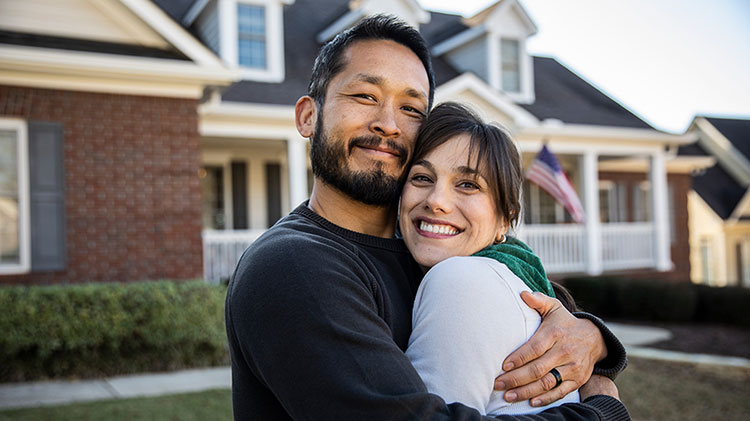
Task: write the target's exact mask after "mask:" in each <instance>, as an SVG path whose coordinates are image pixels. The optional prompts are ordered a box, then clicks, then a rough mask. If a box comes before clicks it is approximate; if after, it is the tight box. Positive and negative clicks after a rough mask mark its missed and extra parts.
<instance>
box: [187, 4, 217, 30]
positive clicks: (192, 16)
mask: <svg viewBox="0 0 750 421" xmlns="http://www.w3.org/2000/svg"><path fill="white" fill-rule="evenodd" d="M210 1H211V0H197V1H196V2H195V3H193V5H192V6H190V9H189V10H188V12H187V13H186V14H185V17H183V18H182V24H183V25H185V27H189V26H190V25H192V24H193V22H195V20H196V19H198V16H200V14H201V12H202V11H203V9H205V8H206V6H208V3H209V2H210Z"/></svg>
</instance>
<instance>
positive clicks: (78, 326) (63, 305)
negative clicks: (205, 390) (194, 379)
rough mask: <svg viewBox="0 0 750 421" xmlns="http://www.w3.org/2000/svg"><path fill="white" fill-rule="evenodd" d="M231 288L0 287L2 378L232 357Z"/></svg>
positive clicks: (98, 372) (87, 373)
mask: <svg viewBox="0 0 750 421" xmlns="http://www.w3.org/2000/svg"><path fill="white" fill-rule="evenodd" d="M225 293H226V289H225V288H223V287H221V286H214V285H208V284H206V283H204V282H202V281H192V282H181V283H174V282H169V281H158V282H138V283H126V284H119V283H106V284H84V285H59V286H32V287H16V286H14V287H3V288H0V308H2V309H3V311H2V313H0V332H2V335H0V359H1V360H2V361H3V364H2V365H1V366H0V381H24V380H31V379H38V378H49V377H97V376H105V375H113V374H124V373H134V372H142V371H159V370H168V369H176V368H183V367H190V366H205V365H216V364H223V363H226V362H227V361H228V354H227V351H226V334H225V331H224V296H225Z"/></svg>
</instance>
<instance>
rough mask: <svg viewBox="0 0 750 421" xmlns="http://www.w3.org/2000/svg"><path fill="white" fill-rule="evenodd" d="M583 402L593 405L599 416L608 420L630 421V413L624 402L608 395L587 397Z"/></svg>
mask: <svg viewBox="0 0 750 421" xmlns="http://www.w3.org/2000/svg"><path fill="white" fill-rule="evenodd" d="M583 403H585V404H587V405H591V406H593V407H594V408H595V409H596V410H597V412H599V417H600V419H602V420H607V421H629V420H630V414H629V413H628V410H627V408H625V405H623V403H622V402H620V401H619V400H617V399H615V398H613V397H612V396H608V395H594V396H589V397H588V398H586V399H585V400H584V401H583Z"/></svg>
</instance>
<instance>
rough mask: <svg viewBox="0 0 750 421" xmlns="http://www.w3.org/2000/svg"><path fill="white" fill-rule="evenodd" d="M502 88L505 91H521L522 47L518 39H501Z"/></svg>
mask: <svg viewBox="0 0 750 421" xmlns="http://www.w3.org/2000/svg"><path fill="white" fill-rule="evenodd" d="M500 60H501V72H500V73H501V78H502V89H503V91H505V92H521V49H520V46H519V42H518V40H515V39H508V38H502V39H501V40H500Z"/></svg>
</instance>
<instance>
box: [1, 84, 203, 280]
mask: <svg viewBox="0 0 750 421" xmlns="http://www.w3.org/2000/svg"><path fill="white" fill-rule="evenodd" d="M197 106H198V102H197V100H192V99H175V98H156V97H147V96H131V95H114V94H98V93H87V92H73V91H60V90H50V89H34V88H25V87H13V86H0V117H21V118H24V119H26V120H39V121H55V122H59V123H62V125H63V129H64V139H63V143H64V156H65V188H66V194H65V200H66V204H65V210H66V230H67V232H66V242H67V256H68V265H67V270H65V271H62V272H54V273H30V274H25V275H12V276H0V284H9V283H22V284H40V283H42V284H47V283H64V282H84V281H137V280H155V279H186V278H198V277H200V276H201V273H202V244H201V197H200V194H201V192H200V184H199V179H198V176H197V173H198V169H199V166H200V151H199V135H198V115H197Z"/></svg>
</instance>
